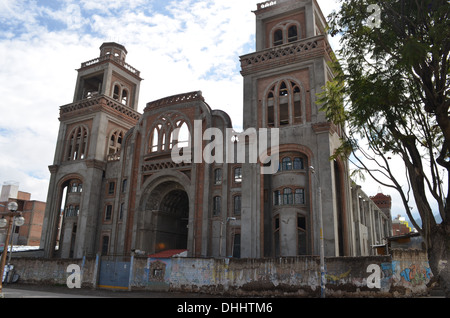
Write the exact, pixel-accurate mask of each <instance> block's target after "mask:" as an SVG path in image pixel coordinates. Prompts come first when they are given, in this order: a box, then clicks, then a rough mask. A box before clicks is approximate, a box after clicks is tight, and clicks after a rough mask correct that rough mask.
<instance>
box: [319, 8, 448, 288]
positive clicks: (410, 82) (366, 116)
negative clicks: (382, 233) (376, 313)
mask: <svg viewBox="0 0 450 318" xmlns="http://www.w3.org/2000/svg"><path fill="white" fill-rule="evenodd" d="M449 15H450V2H448V1H447V0H414V1H412V0H389V1H380V0H377V1H372V0H345V1H343V0H341V9H340V10H339V12H333V13H332V14H331V15H330V17H329V18H330V26H329V33H330V35H331V36H336V35H338V34H339V35H340V36H341V39H340V43H341V48H340V49H339V50H338V51H337V52H336V53H337V55H338V56H340V58H339V61H337V59H335V60H334V62H333V63H331V67H332V68H333V70H334V72H335V78H334V79H333V81H330V82H329V83H328V84H327V85H326V86H325V87H324V90H323V93H322V94H320V96H319V103H320V104H321V105H322V110H323V111H324V112H325V113H326V115H327V118H328V119H329V120H330V121H333V122H334V123H336V124H339V125H342V126H345V127H346V136H345V138H343V143H342V146H341V147H340V148H339V149H338V151H337V152H336V153H335V156H346V157H349V156H350V155H351V153H353V156H351V158H352V161H353V162H354V163H355V164H356V165H357V167H359V168H360V169H362V170H363V171H365V172H366V173H367V174H368V175H370V176H371V177H372V178H374V179H375V180H376V181H377V182H379V183H380V184H382V185H384V186H386V187H389V188H392V189H395V190H397V191H398V193H399V194H400V197H401V199H402V202H403V205H404V207H405V211H406V213H407V214H408V216H409V218H410V220H411V221H412V223H413V225H414V227H415V228H416V229H417V230H418V231H419V232H420V234H421V235H422V237H423V239H424V241H425V243H426V247H427V253H428V259H429V264H430V268H431V270H432V272H433V275H434V276H435V277H438V278H439V279H440V282H441V285H442V286H443V287H444V290H445V292H446V296H447V297H450V264H448V263H450V262H449V258H450V195H449V194H450V193H449V191H450V189H449V182H448V181H449V176H450V174H449V172H450V171H449V170H450V117H449V107H450V99H449V89H450V76H449V75H450V60H449V50H450V19H449V18H450V17H449ZM398 159H401V162H402V163H404V169H403V167H402V169H403V173H402V174H401V175H399V168H398V166H394V165H393V161H394V160H398ZM402 180H406V181H402ZM411 205H415V207H416V208H417V211H418V213H419V215H420V218H421V221H422V224H421V226H419V225H418V224H417V223H416V222H415V220H414V218H413V217H412V215H411V211H410V206H411ZM433 208H435V211H434V212H435V213H437V212H439V215H440V216H441V218H442V222H441V223H440V224H438V223H437V222H436V220H435V218H434V216H433ZM436 210H438V211H436Z"/></svg>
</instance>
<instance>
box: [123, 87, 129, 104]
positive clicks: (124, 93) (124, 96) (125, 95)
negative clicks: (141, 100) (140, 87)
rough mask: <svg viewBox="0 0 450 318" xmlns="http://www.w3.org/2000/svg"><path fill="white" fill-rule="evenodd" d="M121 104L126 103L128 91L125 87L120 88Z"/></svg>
mask: <svg viewBox="0 0 450 318" xmlns="http://www.w3.org/2000/svg"><path fill="white" fill-rule="evenodd" d="M122 104H123V105H127V104H128V91H127V90H126V89H123V90H122Z"/></svg>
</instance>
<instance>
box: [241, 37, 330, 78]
mask: <svg viewBox="0 0 450 318" xmlns="http://www.w3.org/2000/svg"><path fill="white" fill-rule="evenodd" d="M327 46H329V45H328V44H327V42H326V40H325V37H324V36H323V35H320V36H315V37H312V38H308V39H305V40H300V41H296V42H292V43H289V44H285V45H280V46H276V47H273V48H270V49H266V50H263V51H259V52H255V53H251V54H247V55H244V56H242V57H241V68H242V72H243V73H249V72H251V71H252V70H254V69H255V70H256V69H259V68H261V67H264V66H265V65H273V63H282V62H284V61H296V60H297V59H299V58H301V57H306V56H307V55H308V54H314V53H320V51H321V50H322V51H325V50H326V49H327Z"/></svg>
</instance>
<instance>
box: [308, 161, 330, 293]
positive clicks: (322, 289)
mask: <svg viewBox="0 0 450 318" xmlns="http://www.w3.org/2000/svg"><path fill="white" fill-rule="evenodd" d="M309 170H310V171H311V173H312V174H313V175H314V178H315V179H316V183H317V186H318V189H317V191H318V196H319V226H320V298H325V284H326V278H325V251H324V242H323V216H322V187H321V186H320V183H319V180H318V178H317V176H316V174H315V172H316V170H315V169H314V167H313V166H310V167H309Z"/></svg>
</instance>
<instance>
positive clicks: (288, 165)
mask: <svg viewBox="0 0 450 318" xmlns="http://www.w3.org/2000/svg"><path fill="white" fill-rule="evenodd" d="M282 170H283V171H288V170H292V161H291V158H289V157H284V158H283V162H282Z"/></svg>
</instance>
